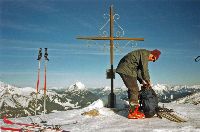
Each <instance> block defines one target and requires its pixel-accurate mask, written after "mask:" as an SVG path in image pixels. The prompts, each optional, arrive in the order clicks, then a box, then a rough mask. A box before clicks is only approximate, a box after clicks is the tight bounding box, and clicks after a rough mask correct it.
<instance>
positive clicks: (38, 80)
mask: <svg viewBox="0 0 200 132" xmlns="http://www.w3.org/2000/svg"><path fill="white" fill-rule="evenodd" d="M44 59H45V64H44V115H45V112H46V90H47V84H46V83H47V80H46V71H47V62H48V61H49V59H48V53H47V48H45V54H44ZM37 60H38V77H37V78H38V79H37V84H36V102H35V115H37V101H38V91H39V90H38V89H39V84H40V63H41V60H42V48H39V52H38V58H37Z"/></svg>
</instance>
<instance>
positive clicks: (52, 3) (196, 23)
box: [0, 0, 200, 87]
mask: <svg viewBox="0 0 200 132" xmlns="http://www.w3.org/2000/svg"><path fill="white" fill-rule="evenodd" d="M0 2H1V3H0V9H1V12H0V13H1V14H0V15H1V18H0V20H1V21H0V30H1V32H0V33H1V34H0V80H1V81H4V82H7V83H11V84H14V85H17V86H20V87H24V86H31V87H35V84H36V80H37V66H38V62H37V60H36V59H37V54H38V48H40V47H41V48H45V47H47V48H48V49H49V59H50V61H49V62H48V69H47V81H48V82H47V85H48V87H54V86H57V87H66V86H69V85H70V84H72V83H74V82H76V81H81V82H82V83H84V84H85V85H86V87H102V86H109V85H110V80H107V79H106V76H105V71H106V69H108V68H109V67H110V61H109V59H110V58H109V47H106V48H105V49H104V47H103V46H102V45H104V44H105V45H108V44H109V42H106V41H104V42H98V41H95V42H88V41H84V40H77V39H76V37H77V36H98V35H99V34H100V28H101V27H102V26H103V25H104V24H105V22H106V20H105V19H104V18H103V14H108V13H109V7H110V5H111V4H113V5H114V11H115V13H116V14H119V15H120V19H118V20H116V21H117V23H118V24H119V25H120V26H121V27H122V28H123V30H124V33H125V34H124V37H143V38H144V39H145V41H143V42H137V46H136V48H132V47H131V46H130V45H127V46H124V45H126V44H127V41H120V42H119V43H120V44H119V45H120V47H121V48H120V49H121V50H122V52H119V50H116V52H115V59H114V67H115V68H116V66H117V64H118V62H119V60H120V59H121V58H122V57H123V56H124V55H125V54H127V53H128V52H130V51H132V50H134V49H139V48H146V49H149V50H152V49H155V48H157V49H160V50H161V52H162V55H161V57H160V59H159V61H157V62H155V63H149V70H150V75H151V81H152V83H154V84H155V83H164V84H183V85H185V84H187V85H193V84H200V70H199V68H200V62H194V58H195V57H197V56H199V55H200V37H199V36H200V8H199V7H200V1H198V0H112V1H109V0H0ZM117 23H116V24H115V31H117V29H119V28H117ZM107 27H108V25H107V26H106V28H107ZM88 43H89V44H91V46H90V47H88V46H87V44H88ZM96 43H97V44H96ZM116 43H117V42H115V44H116ZM92 45H93V46H92ZM43 65H44V61H42V67H41V87H42V86H43V76H44V72H43V71H44V66H43ZM114 85H115V87H119V86H122V85H123V83H122V81H121V79H120V77H119V75H117V74H116V79H115V84H114Z"/></svg>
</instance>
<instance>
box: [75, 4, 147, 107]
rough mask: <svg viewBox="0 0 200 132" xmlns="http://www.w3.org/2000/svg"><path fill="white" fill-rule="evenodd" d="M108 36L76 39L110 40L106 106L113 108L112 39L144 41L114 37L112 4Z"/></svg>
mask: <svg viewBox="0 0 200 132" xmlns="http://www.w3.org/2000/svg"><path fill="white" fill-rule="evenodd" d="M109 19H110V20H109V21H110V37H78V38H77V39H84V40H110V65H111V69H109V73H107V74H109V77H107V78H109V79H111V93H110V95H109V100H108V102H109V104H108V107H110V108H114V107H115V103H116V96H115V94H114V91H113V87H114V85H113V80H114V76H115V73H114V68H113V57H114V51H113V49H114V40H135V41H144V38H125V37H114V15H113V5H111V6H110V18H109Z"/></svg>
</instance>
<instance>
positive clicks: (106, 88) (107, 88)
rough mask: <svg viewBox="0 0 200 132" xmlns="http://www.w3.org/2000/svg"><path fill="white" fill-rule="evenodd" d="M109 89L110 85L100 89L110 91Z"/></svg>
mask: <svg viewBox="0 0 200 132" xmlns="http://www.w3.org/2000/svg"><path fill="white" fill-rule="evenodd" d="M110 89H111V88H110V86H105V87H104V88H103V89H102V91H104V92H105V91H110Z"/></svg>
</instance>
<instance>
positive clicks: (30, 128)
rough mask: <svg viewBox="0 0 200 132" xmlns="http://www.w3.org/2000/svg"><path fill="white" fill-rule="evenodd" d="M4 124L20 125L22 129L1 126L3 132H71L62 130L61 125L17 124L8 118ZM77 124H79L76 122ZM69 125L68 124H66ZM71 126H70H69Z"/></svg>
mask: <svg viewBox="0 0 200 132" xmlns="http://www.w3.org/2000/svg"><path fill="white" fill-rule="evenodd" d="M3 122H4V123H5V124H8V125H19V126H21V128H13V127H4V126H1V130H4V131H16V132H36V131H44V132H45V131H56V132H69V131H66V130H62V129H61V125H42V126H41V125H38V124H36V123H33V124H26V123H16V122H13V121H11V120H9V119H7V118H6V117H4V118H3ZM76 123H77V122H76ZM64 125H67V124H64ZM68 125H69V124H68Z"/></svg>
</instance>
